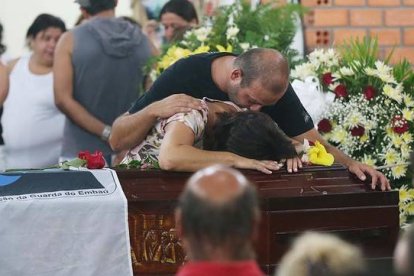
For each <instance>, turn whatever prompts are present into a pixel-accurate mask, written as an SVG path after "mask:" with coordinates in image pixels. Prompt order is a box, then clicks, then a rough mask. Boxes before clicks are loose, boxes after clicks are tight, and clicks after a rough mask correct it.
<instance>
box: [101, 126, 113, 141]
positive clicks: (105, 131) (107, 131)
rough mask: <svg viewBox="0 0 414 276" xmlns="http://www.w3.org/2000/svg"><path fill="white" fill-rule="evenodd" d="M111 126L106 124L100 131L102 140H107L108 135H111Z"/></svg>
mask: <svg viewBox="0 0 414 276" xmlns="http://www.w3.org/2000/svg"><path fill="white" fill-rule="evenodd" d="M111 131H112V128H111V127H110V126H108V125H106V126H105V127H104V129H103V130H102V133H101V139H102V140H104V141H108V139H109V136H110V135H111Z"/></svg>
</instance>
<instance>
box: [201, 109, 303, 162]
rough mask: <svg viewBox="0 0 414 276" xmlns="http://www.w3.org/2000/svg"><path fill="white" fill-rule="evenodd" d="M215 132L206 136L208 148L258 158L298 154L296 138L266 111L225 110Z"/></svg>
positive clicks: (269, 158)
mask: <svg viewBox="0 0 414 276" xmlns="http://www.w3.org/2000/svg"><path fill="white" fill-rule="evenodd" d="M218 116H219V119H218V121H217V123H216V125H215V126H214V127H213V130H212V133H211V134H210V135H208V136H207V137H206V139H205V140H204V148H205V149H206V150H214V151H229V152H232V153H235V154H238V155H240V156H244V157H247V158H252V159H257V160H276V161H279V160H281V159H284V158H292V157H295V156H296V155H297V154H296V150H295V147H294V146H293V144H292V142H291V141H290V140H289V138H288V137H287V136H286V134H285V133H283V131H282V130H281V129H280V128H279V127H278V125H277V124H276V123H275V122H274V121H273V120H272V119H271V118H270V117H269V116H268V115H266V114H264V113H262V112H256V111H246V112H236V113H221V114H218Z"/></svg>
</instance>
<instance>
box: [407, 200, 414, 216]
mask: <svg viewBox="0 0 414 276" xmlns="http://www.w3.org/2000/svg"><path fill="white" fill-rule="evenodd" d="M406 210H407V213H408V214H409V215H413V214H414V202H410V203H409V204H408V206H407V208H406Z"/></svg>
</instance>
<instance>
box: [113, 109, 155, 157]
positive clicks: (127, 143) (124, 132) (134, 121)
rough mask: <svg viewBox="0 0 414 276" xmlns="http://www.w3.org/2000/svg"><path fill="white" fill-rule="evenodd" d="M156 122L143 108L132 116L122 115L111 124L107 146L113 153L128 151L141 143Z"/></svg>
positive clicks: (149, 112) (148, 110)
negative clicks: (108, 145)
mask: <svg viewBox="0 0 414 276" xmlns="http://www.w3.org/2000/svg"><path fill="white" fill-rule="evenodd" d="M156 121H157V116H155V115H153V114H152V113H151V111H150V109H149V108H148V107H147V108H144V109H143V110H141V111H138V112H136V113H134V114H124V115H122V116H120V117H118V118H117V119H116V120H115V121H114V123H113V124H112V133H111V136H110V137H109V144H110V146H111V148H112V149H113V150H115V151H121V150H128V149H130V148H132V147H134V146H136V145H138V144H139V143H141V142H142V141H143V140H144V139H145V137H146V136H147V134H148V132H149V131H150V129H151V128H152V127H153V126H154V124H155V123H156Z"/></svg>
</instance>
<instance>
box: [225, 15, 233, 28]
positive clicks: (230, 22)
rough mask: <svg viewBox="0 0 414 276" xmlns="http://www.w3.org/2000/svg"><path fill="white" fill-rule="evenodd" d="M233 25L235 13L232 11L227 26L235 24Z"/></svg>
mask: <svg viewBox="0 0 414 276" xmlns="http://www.w3.org/2000/svg"><path fill="white" fill-rule="evenodd" d="M233 25H234V16H233V14H232V13H231V14H230V15H229V19H228V20H227V26H229V27H231V26H233Z"/></svg>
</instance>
